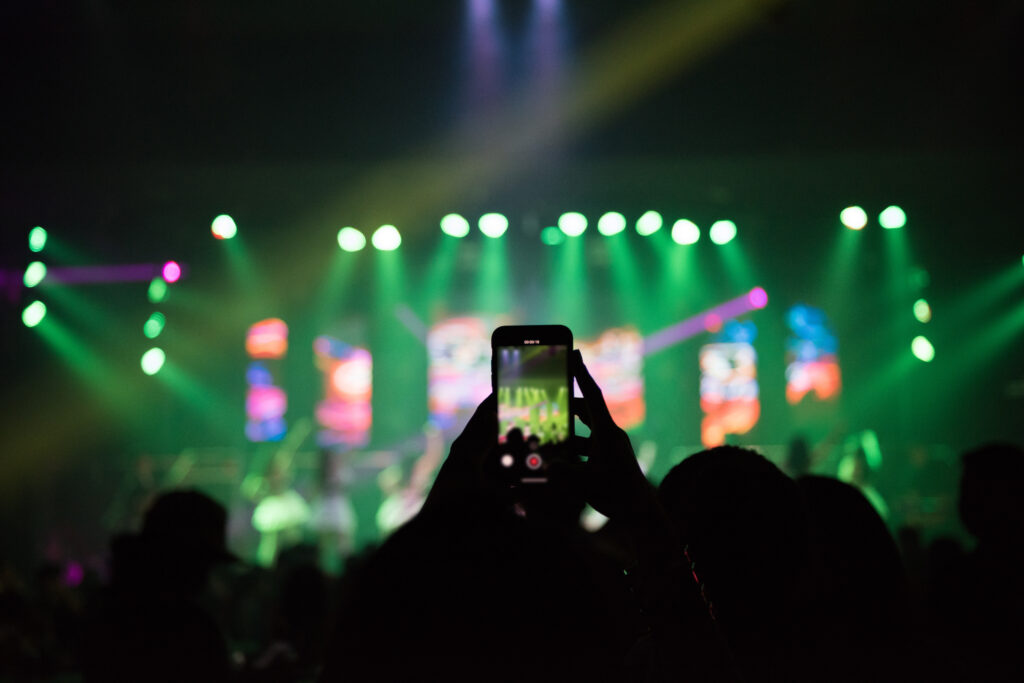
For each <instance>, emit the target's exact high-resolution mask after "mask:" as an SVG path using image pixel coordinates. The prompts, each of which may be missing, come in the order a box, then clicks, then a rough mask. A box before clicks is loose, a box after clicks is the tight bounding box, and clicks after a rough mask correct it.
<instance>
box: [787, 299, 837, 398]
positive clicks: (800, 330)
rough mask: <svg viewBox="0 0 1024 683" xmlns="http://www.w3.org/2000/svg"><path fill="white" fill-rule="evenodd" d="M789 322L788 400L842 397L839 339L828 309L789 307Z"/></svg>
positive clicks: (799, 305) (802, 306) (803, 306)
mask: <svg viewBox="0 0 1024 683" xmlns="http://www.w3.org/2000/svg"><path fill="white" fill-rule="evenodd" d="M786 323H787V325H788V326H789V329H790V335H789V337H788V338H787V339H786V400H787V401H788V402H789V403H790V404H792V405H796V404H798V403H800V402H801V401H803V400H804V398H805V397H807V396H813V397H814V398H815V399H816V400H818V401H828V400H831V399H834V398H836V397H837V396H839V392H840V390H841V389H842V386H843V382H842V374H841V373H840V371H839V356H838V351H839V340H838V339H837V338H836V335H835V334H834V333H833V332H832V329H831V327H830V326H829V324H828V318H827V317H826V316H825V312H824V311H822V310H821V309H819V308H814V307H813V306H807V305H805V304H798V305H796V306H793V307H792V308H790V309H789V312H788V313H787V314H786Z"/></svg>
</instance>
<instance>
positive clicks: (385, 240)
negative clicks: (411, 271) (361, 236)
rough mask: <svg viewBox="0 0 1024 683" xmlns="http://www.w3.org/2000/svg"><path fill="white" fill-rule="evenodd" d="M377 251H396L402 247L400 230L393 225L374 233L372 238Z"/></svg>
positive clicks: (378, 229)
mask: <svg viewBox="0 0 1024 683" xmlns="http://www.w3.org/2000/svg"><path fill="white" fill-rule="evenodd" d="M370 241H371V242H373V246H374V248H375V249H379V250H380V251H394V250H395V249H398V247H400V246H401V245H402V235H401V233H399V232H398V228H396V227H395V226H393V225H382V226H380V227H379V228H377V229H376V230H374V232H373V237H371V238H370Z"/></svg>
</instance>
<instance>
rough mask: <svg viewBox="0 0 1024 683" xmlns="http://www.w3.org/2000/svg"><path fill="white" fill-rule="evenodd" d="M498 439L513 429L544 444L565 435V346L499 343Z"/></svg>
mask: <svg viewBox="0 0 1024 683" xmlns="http://www.w3.org/2000/svg"><path fill="white" fill-rule="evenodd" d="M494 353H495V355H496V361H497V374H498V382H497V384H498V397H497V398H498V441H499V442H501V443H504V442H505V441H506V440H507V438H508V435H509V432H511V431H512V430H514V429H518V430H519V431H520V433H521V434H522V438H523V439H524V440H526V441H530V439H531V438H535V439H536V442H537V444H539V445H541V446H544V445H547V444H551V443H561V442H564V441H566V440H567V439H568V438H569V382H568V375H567V373H568V363H569V347H568V346H564V345H538V346H499V347H498V348H496V349H495V350H494Z"/></svg>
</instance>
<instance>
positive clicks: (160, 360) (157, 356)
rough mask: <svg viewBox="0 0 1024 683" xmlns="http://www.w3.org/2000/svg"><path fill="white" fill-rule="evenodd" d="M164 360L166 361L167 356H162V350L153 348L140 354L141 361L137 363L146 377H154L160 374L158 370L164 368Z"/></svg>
mask: <svg viewBox="0 0 1024 683" xmlns="http://www.w3.org/2000/svg"><path fill="white" fill-rule="evenodd" d="M165 360H167V356H166V355H164V351H163V349H161V348H159V347H156V346H154V347H153V348H151V349H150V350H149V351H146V352H145V353H144V354H142V360H141V361H140V362H139V365H141V366H142V371H143V372H144V373H146V374H147V375H155V374H156V373H158V372H160V368H162V367H163V366H164V361H165Z"/></svg>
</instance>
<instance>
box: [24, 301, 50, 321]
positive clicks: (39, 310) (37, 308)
mask: <svg viewBox="0 0 1024 683" xmlns="http://www.w3.org/2000/svg"><path fill="white" fill-rule="evenodd" d="M45 317H46V304H44V303H43V302H42V301H33V302H32V303H30V304H29V305H28V306H26V307H25V310H24V311H22V312H21V322H23V323H25V327H35V326H36V325H38V324H39V323H41V322H42V321H43V318H45Z"/></svg>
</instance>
